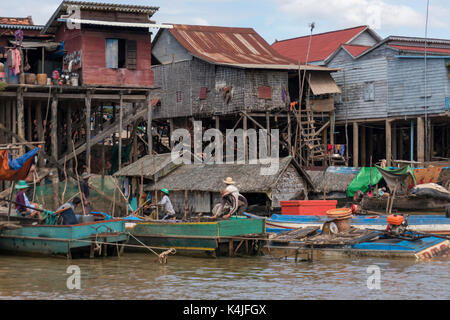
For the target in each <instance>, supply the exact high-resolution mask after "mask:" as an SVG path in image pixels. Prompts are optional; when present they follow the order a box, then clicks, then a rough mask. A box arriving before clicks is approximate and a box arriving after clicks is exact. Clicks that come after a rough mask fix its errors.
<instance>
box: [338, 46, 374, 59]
mask: <svg viewBox="0 0 450 320" xmlns="http://www.w3.org/2000/svg"><path fill="white" fill-rule="evenodd" d="M343 47H344V48H345V49H346V50H347V51H348V52H350V54H351V55H352V56H354V57H357V56H359V55H360V54H361V53H363V52H364V51H366V50H367V49H370V48H372V47H371V46H357V45H353V44H344V45H343Z"/></svg>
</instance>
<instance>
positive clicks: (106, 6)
mask: <svg viewBox="0 0 450 320" xmlns="http://www.w3.org/2000/svg"><path fill="white" fill-rule="evenodd" d="M62 5H63V8H64V9H66V8H67V6H79V7H80V9H82V10H97V11H116V12H135V13H148V14H151V15H153V14H154V13H155V12H156V11H158V9H159V7H154V6H143V5H131V4H114V3H100V2H85V1H63V3H62Z"/></svg>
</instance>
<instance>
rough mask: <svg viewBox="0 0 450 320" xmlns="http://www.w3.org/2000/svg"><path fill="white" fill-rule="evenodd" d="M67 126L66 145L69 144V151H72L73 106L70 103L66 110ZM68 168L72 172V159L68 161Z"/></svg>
mask: <svg viewBox="0 0 450 320" xmlns="http://www.w3.org/2000/svg"><path fill="white" fill-rule="evenodd" d="M66 125H67V132H66V144H67V151H68V152H69V150H70V145H71V144H72V105H71V104H70V103H69V104H68V105H67V109H66ZM67 166H68V167H69V171H72V169H73V166H72V159H70V160H69V161H68V164H67Z"/></svg>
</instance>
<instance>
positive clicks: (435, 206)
mask: <svg viewBox="0 0 450 320" xmlns="http://www.w3.org/2000/svg"><path fill="white" fill-rule="evenodd" d="M387 199H388V197H367V196H364V197H363V198H362V200H361V208H362V209H364V210H385V209H386V206H387ZM448 205H449V202H448V201H447V200H443V199H433V198H423V197H417V196H415V195H409V196H404V195H402V196H396V198H395V201H394V203H393V205H392V209H394V210H406V211H412V210H413V211H417V212H418V211H435V212H441V211H442V212H445V209H446V207H447V206H448Z"/></svg>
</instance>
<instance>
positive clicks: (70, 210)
mask: <svg viewBox="0 0 450 320" xmlns="http://www.w3.org/2000/svg"><path fill="white" fill-rule="evenodd" d="M80 203H81V199H80V198H78V197H75V198H73V200H72V201H69V202H66V203H64V204H63V205H62V206H61V207H59V208H58V209H57V210H56V213H57V214H59V215H60V217H61V219H62V223H61V224H63V225H71V224H78V219H77V216H76V215H75V209H76V207H77V206H78V204H80Z"/></svg>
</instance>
